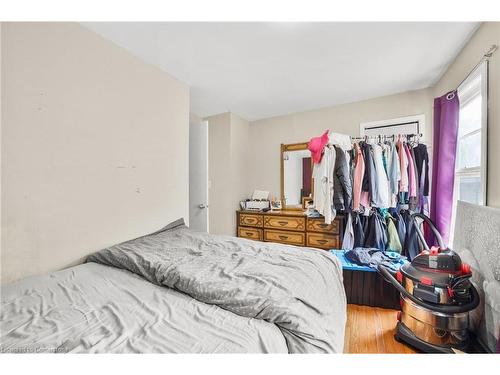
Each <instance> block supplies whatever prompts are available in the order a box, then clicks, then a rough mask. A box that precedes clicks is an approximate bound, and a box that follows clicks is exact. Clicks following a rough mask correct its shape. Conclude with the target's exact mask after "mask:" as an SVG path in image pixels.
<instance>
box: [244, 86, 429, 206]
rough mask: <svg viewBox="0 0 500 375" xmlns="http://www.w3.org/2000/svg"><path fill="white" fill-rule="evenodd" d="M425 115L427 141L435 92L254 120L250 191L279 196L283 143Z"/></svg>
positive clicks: (249, 169) (249, 179)
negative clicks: (361, 125)
mask: <svg viewBox="0 0 500 375" xmlns="http://www.w3.org/2000/svg"><path fill="white" fill-rule="evenodd" d="M422 113H423V114H424V115H425V129H424V130H423V133H424V138H425V140H424V141H426V142H428V141H429V140H430V139H431V136H432V134H431V131H430V129H431V127H432V91H431V90H430V89H425V90H418V91H410V92H406V93H402V94H397V95H391V96H384V97H379V98H374V99H370V100H365V101H361V102H356V103H350V104H343V105H339V106H335V107H329V108H323V109H318V110H315V111H308V112H301V113H294V114H291V115H286V116H280V117H275V118H270V119H264V120H259V121H254V122H252V123H251V124H250V131H249V139H248V142H249V160H250V161H249V163H248V168H247V172H246V173H247V181H248V185H247V190H248V191H252V190H254V189H258V190H269V191H270V193H271V195H272V196H276V197H279V195H280V144H281V143H297V142H307V141H309V139H311V138H312V137H314V136H317V135H321V134H322V133H323V132H324V131H325V130H326V129H331V130H332V131H335V132H339V133H345V134H349V135H353V136H356V135H359V124H360V123H362V122H369V121H378V120H385V119H391V118H395V117H402V116H409V115H417V114H422Z"/></svg>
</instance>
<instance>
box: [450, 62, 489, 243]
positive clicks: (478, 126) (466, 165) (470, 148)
mask: <svg viewBox="0 0 500 375" xmlns="http://www.w3.org/2000/svg"><path fill="white" fill-rule="evenodd" d="M487 64H488V62H487V61H485V62H483V63H482V64H481V65H479V66H478V67H477V68H476V69H475V70H474V71H473V72H472V73H471V75H470V76H469V77H467V78H466V79H465V81H464V82H463V83H462V84H461V85H460V87H459V88H458V98H459V99H460V113H459V123H458V139H457V157H456V162H455V187H454V190H453V194H454V199H453V202H454V203H453V213H452V220H451V223H452V227H451V230H450V244H452V243H453V233H454V226H455V215H456V209H457V201H459V200H461V201H464V202H469V203H473V204H478V205H486V184H487V181H486V177H487V176H486V173H487V169H486V167H487V166H486V161H487V113H488V88H487V83H488V65H487Z"/></svg>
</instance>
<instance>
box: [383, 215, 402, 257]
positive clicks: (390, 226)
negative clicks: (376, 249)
mask: <svg viewBox="0 0 500 375" xmlns="http://www.w3.org/2000/svg"><path fill="white" fill-rule="evenodd" d="M385 221H386V225H387V246H386V249H387V250H388V251H395V252H397V253H401V251H402V250H403V247H402V245H401V241H400V240H399V235H398V230H397V229H396V225H395V222H396V220H395V219H394V218H393V217H392V216H391V215H389V214H388V215H387V216H386V217H385Z"/></svg>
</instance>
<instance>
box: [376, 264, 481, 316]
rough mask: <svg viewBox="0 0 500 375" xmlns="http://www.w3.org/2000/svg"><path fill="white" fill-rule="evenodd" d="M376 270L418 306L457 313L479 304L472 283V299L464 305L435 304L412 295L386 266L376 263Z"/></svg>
mask: <svg viewBox="0 0 500 375" xmlns="http://www.w3.org/2000/svg"><path fill="white" fill-rule="evenodd" d="M378 272H380V274H382V276H384V278H385V279H386V280H387V281H389V282H390V283H391V284H392V285H394V287H395V288H396V289H397V290H398V292H400V293H401V294H402V295H404V296H405V297H407V298H409V299H410V300H411V301H413V302H414V303H416V304H417V305H419V306H422V307H424V308H426V309H428V310H431V311H436V312H439V313H443V314H459V313H464V312H468V311H471V310H474V309H475V308H476V307H477V306H478V305H479V294H478V293H477V290H476V288H475V287H474V285H472V283H471V285H470V287H471V292H472V300H471V301H470V302H469V303H467V304H465V305H437V304H433V303H428V302H424V301H421V300H420V299H418V298H416V297H414V296H413V295H412V294H410V293H408V291H407V290H406V289H405V288H404V287H403V286H402V285H401V284H400V283H399V282H398V281H397V280H396V278H395V277H394V276H393V275H392V274H391V273H390V272H389V270H388V268H387V267H385V266H383V265H382V264H379V265H378Z"/></svg>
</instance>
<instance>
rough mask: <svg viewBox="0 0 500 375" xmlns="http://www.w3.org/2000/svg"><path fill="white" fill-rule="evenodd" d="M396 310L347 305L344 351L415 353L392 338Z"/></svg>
mask: <svg viewBox="0 0 500 375" xmlns="http://www.w3.org/2000/svg"><path fill="white" fill-rule="evenodd" d="M396 315H397V310H389V309H382V308H378V307H369V306H360V305H347V324H346V332H345V341H344V353H416V352H415V350H414V349H412V348H411V347H409V346H407V345H405V344H402V343H399V342H397V341H396V340H395V339H394V331H395V328H396Z"/></svg>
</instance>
